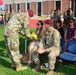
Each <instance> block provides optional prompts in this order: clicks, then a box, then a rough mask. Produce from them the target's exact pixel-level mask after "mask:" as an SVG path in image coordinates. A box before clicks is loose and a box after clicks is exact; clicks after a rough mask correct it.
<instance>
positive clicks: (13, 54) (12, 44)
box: [4, 13, 32, 64]
mask: <svg viewBox="0 0 76 75" xmlns="http://www.w3.org/2000/svg"><path fill="white" fill-rule="evenodd" d="M27 22H28V18H27V17H26V15H25V13H18V14H15V15H13V16H12V17H11V19H10V20H9V21H8V24H7V25H6V26H5V27H4V37H5V43H6V47H7V49H8V54H9V56H10V59H11V60H12V63H14V64H20V63H21V61H20V53H19V36H18V33H21V30H22V29H24V33H21V34H22V35H26V36H27V37H29V38H32V37H31V35H30V32H29V27H28V25H27Z"/></svg>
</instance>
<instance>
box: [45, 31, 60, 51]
mask: <svg viewBox="0 0 76 75" xmlns="http://www.w3.org/2000/svg"><path fill="white" fill-rule="evenodd" d="M53 38H54V45H53V46H52V47H49V48H47V49H46V51H47V52H50V51H54V50H59V49H60V34H59V32H57V31H56V32H54V33H53Z"/></svg>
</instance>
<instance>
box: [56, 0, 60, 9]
mask: <svg viewBox="0 0 76 75" xmlns="http://www.w3.org/2000/svg"><path fill="white" fill-rule="evenodd" d="M56 9H59V10H61V1H56Z"/></svg>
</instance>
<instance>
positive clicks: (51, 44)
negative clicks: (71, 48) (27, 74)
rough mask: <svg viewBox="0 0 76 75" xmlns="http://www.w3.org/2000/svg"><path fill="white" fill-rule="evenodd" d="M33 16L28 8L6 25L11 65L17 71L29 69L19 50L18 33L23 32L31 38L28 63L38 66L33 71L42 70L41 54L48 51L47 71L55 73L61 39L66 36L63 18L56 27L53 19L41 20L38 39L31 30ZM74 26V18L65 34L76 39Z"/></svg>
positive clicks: (51, 73)
mask: <svg viewBox="0 0 76 75" xmlns="http://www.w3.org/2000/svg"><path fill="white" fill-rule="evenodd" d="M33 16H34V14H33V11H32V10H31V9H28V10H27V11H26V12H25V13H18V14H14V15H13V16H12V17H11V18H10V19H9V21H8V22H7V23H6V25H5V26H4V39H5V44H6V47H7V51H8V55H9V57H10V59H11V61H12V64H11V67H12V68H16V71H20V70H25V69H27V67H23V66H22V64H21V61H20V59H21V56H20V52H19V45H20V44H19V36H18V34H21V35H23V36H26V37H27V38H29V39H30V40H31V42H30V44H29V46H28V54H29V60H28V61H27V63H28V64H31V63H32V62H34V63H35V65H36V66H35V68H34V69H32V71H33V72H36V71H38V70H40V59H39V54H43V53H47V54H48V55H47V56H48V64H49V67H48V68H49V71H48V72H47V73H46V75H53V73H54V69H55V63H56V57H57V56H58V55H59V54H60V51H61V47H60V39H61V38H64V32H63V31H62V29H60V28H61V27H62V22H61V20H57V21H56V25H57V29H56V28H54V26H53V24H54V20H53V19H46V20H44V21H42V20H39V21H38V22H37V24H36V25H37V29H36V32H35V33H36V34H37V36H38V38H37V40H35V39H34V38H33V37H32V36H31V34H30V31H29V19H30V18H31V17H33ZM72 22H73V24H72ZM43 25H44V26H45V30H44V28H43ZM74 27H75V24H74V20H73V19H71V20H70V24H69V26H68V28H67V30H66V32H65V36H67V38H69V39H75V37H74V35H76V34H75V33H74V34H72V33H73V32H75V29H73V28H74ZM69 28H70V29H71V31H72V33H70V32H69V33H68V31H70V29H69ZM21 30H24V33H23V32H21ZM68 34H69V36H68ZM70 34H71V36H70ZM67 40H68V39H67ZM67 40H66V41H67Z"/></svg>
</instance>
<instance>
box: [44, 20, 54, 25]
mask: <svg viewBox="0 0 76 75" xmlns="http://www.w3.org/2000/svg"><path fill="white" fill-rule="evenodd" d="M44 23H46V24H50V25H52V24H53V20H52V19H46V20H44Z"/></svg>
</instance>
